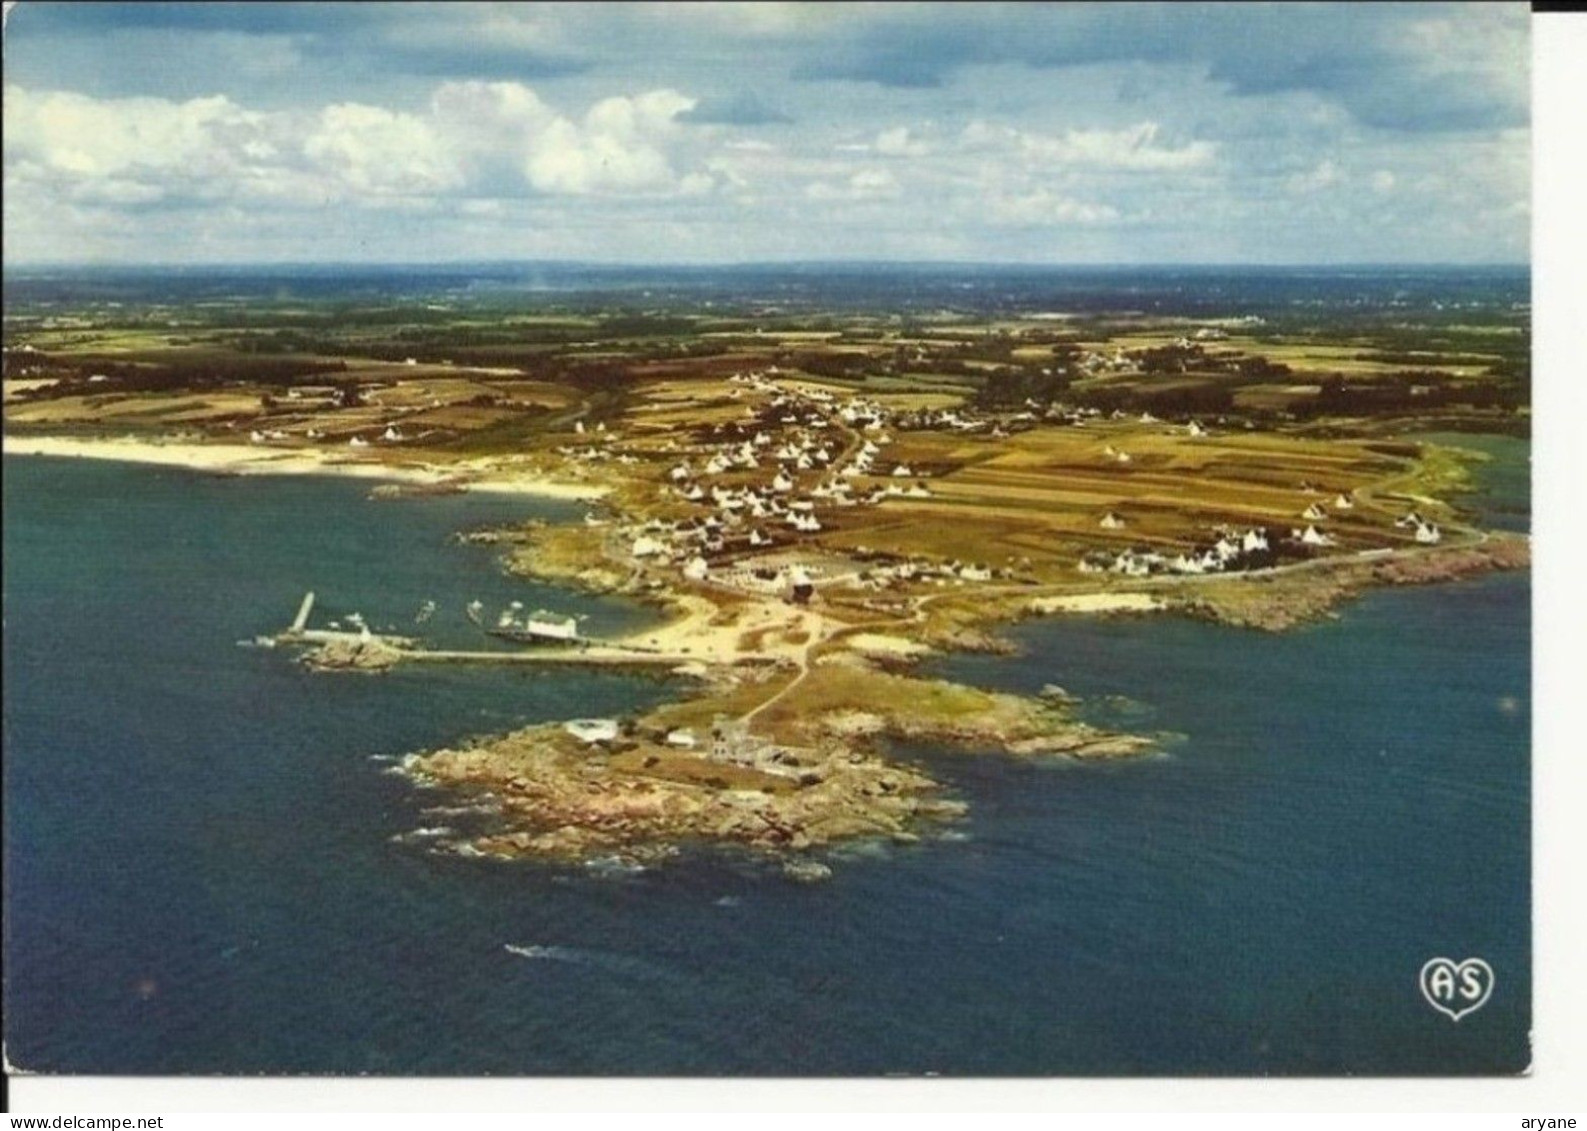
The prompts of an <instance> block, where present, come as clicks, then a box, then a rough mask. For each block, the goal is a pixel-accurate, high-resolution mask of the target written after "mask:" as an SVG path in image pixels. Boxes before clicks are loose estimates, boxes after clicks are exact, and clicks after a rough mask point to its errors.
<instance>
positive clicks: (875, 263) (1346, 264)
mask: <svg viewBox="0 0 1587 1131" xmlns="http://www.w3.org/2000/svg"><path fill="white" fill-rule="evenodd" d="M505 267H542V268H543V267H578V268H600V269H606V270H640V271H643V270H741V269H745V268H794V267H826V268H834V267H885V268H933V267H955V268H966V267H973V268H996V269H1000V270H1036V271H1043V270H1046V271H1052V270H1076V271H1085V270H1090V271H1124V270H1141V269H1147V270H1162V269H1180V270H1312V271H1315V270H1337V271H1361V270H1416V269H1422V270H1426V269H1463V270H1472V269H1505V270H1527V271H1530V270H1531V268H1532V261H1531V259H1522V260H1497V259H1494V260H1488V259H1482V260H1449V259H1444V260H1403V261H1383V260H1379V261H1373V260H1360V261H1343V260H1341V261H1336V262H1306V261H1302V260H1282V261H1261V262H1241V261H1219V260H1184V261H1176V260H1141V261H1134V262H1131V261H1122V260H1114V261H1108V262H1095V263H1062V262H1055V263H1038V262H1030V261H1024V260H990V259H820V258H816V259H741V260H721V261H715V260H657V261H650V262H645V261H635V260H603V259H557V258H547V259H532V258H531V259H465V258H459V259H437V260H402V259H281V260H243V259H225V260H214V261H207V262H180V261H161V260H125V261H115V260H33V261H26V262H18V263H9V262H0V272H11V271H38V270H172V271H174V270H196V271H202V270H235V269H250V270H258V269H274V268H283V269H293V268H298V269H301V268H321V269H323V268H332V269H356V268H366V269H378V268H385V269H394V268H404V269H423V270H436V269H446V268H460V269H461V268H505Z"/></svg>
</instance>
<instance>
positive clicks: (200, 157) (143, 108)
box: [3, 0, 1531, 265]
mask: <svg viewBox="0 0 1587 1131" xmlns="http://www.w3.org/2000/svg"><path fill="white" fill-rule="evenodd" d="M1530 51H1531V47H1530V24H1529V14H1528V11H1527V8H1526V6H1525V5H1524V4H1513V3H1504V4H1483V3H1456V4H1423V3H1415V4H1406V5H1400V4H1282V5H1267V4H1247V3H1209V4H1192V3H1174V4H1167V5H1156V4H1144V3H1143V4H1095V5H1094V4H1085V3H1053V4H1034V3H1015V4H997V3H973V4H953V3H926V4H908V3H885V4H839V3H814V4H804V3H770V2H768V3H637V4H623V3H599V4H580V3H554V4H541V3H534V4H531V3H507V4H454V3H446V4H421V3H402V4H391V5H386V4H376V3H357V4H353V3H326V2H320V3H304V4H295V3H258V4H254V3H240V4H227V3H201V4H182V3H136V2H112V3H105V4H93V3H47V2H42V0H23V2H22V3H20V4H18V5H16V6H15V7H13V8H11V9H10V11H9V12H8V15H7V21H6V28H5V44H4V54H5V59H4V63H5V68H4V74H5V86H4V97H3V108H4V189H5V196H4V237H5V258H6V262H8V263H11V264H22V263H42V262H106V263H245V262H262V263H267V262H305V261H315V262H384V263H391V262H415V263H417V262H427V263H428V262H447V261H464V260H508V259H512V260H528V259H551V260H586V261H596V262H614V263H726V262H751V261H766V262H774V261H812V260H887V261H954V262H979V263H1000V262H1008V263H1040V264H1059V265H1062V264H1146V263H1165V264H1168V263H1176V264H1177V263H1220V264H1243V263H1264V264H1266V263H1272V264H1332V263H1524V262H1526V261H1527V260H1528V258H1529V255H1528V252H1529V248H1528V238H1529V237H1528V231H1529V226H1530V211H1529V198H1530V149H1531V139H1530V129H1529V119H1530V105H1529V90H1530Z"/></svg>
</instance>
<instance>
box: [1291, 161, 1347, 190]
mask: <svg viewBox="0 0 1587 1131" xmlns="http://www.w3.org/2000/svg"><path fill="white" fill-rule="evenodd" d="M1345 180H1346V176H1345V172H1344V170H1342V169H1341V168H1339V166H1338V165H1337V164H1336V163H1335V162H1334V161H1333V160H1332V159H1325V160H1322V161H1319V162H1318V163H1317V164H1316V165H1315V166H1314V167H1313V168H1311V169H1308V170H1307V171H1306V172H1304V173H1296V174H1294V175H1293V176H1291V177H1290V178H1289V179H1288V180H1287V181H1285V187H1286V188H1288V189H1289V191H1290V192H1293V193H1297V194H1300V195H1306V194H1308V193H1314V192H1322V191H1323V190H1324V189H1330V188H1334V187H1335V186H1337V185H1341V184H1343V183H1344V182H1345Z"/></svg>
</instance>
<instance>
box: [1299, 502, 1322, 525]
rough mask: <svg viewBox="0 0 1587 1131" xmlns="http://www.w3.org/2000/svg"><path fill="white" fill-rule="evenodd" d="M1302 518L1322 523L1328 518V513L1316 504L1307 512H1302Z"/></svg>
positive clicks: (1308, 508)
mask: <svg viewBox="0 0 1587 1131" xmlns="http://www.w3.org/2000/svg"><path fill="white" fill-rule="evenodd" d="M1300 516H1301V517H1302V518H1306V519H1310V520H1311V521H1313V522H1318V521H1320V520H1322V519H1325V518H1327V517H1328V512H1327V511H1325V510H1323V509H1322V508H1321V507H1319V506H1318V505H1317V504H1316V503H1313V504H1312V505H1311V506H1309V507H1307V508H1306V509H1305V510H1303V511H1301V512H1300Z"/></svg>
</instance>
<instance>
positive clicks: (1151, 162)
mask: <svg viewBox="0 0 1587 1131" xmlns="http://www.w3.org/2000/svg"><path fill="white" fill-rule="evenodd" d="M1159 132H1160V127H1159V126H1158V124H1157V123H1156V122H1141V123H1139V124H1137V125H1133V126H1127V127H1125V128H1123V129H1117V130H1106V129H1091V130H1066V131H1065V132H1063V133H1061V134H1043V133H1036V132H1031V131H1026V130H1019V129H1015V128H1014V127H1012V126H1007V125H999V124H993V123H989V122H985V121H982V120H979V119H977V120H976V121H973V122H971V123H970V124H969V125H968V126H966V127H965V128H964V132H963V135H962V138H961V140H962V141H963V143H964V145H965V146H966V147H967V148H970V149H975V150H986V151H993V152H996V151H1004V152H1012V153H1018V154H1021V155H1023V156H1024V157H1025V159H1026V160H1027V161H1028V162H1030V163H1032V164H1041V165H1045V166H1048V167H1053V168H1064V167H1080V168H1096V169H1115V170H1141V171H1148V172H1174V171H1184V170H1190V169H1201V168H1205V167H1207V166H1209V165H1211V164H1212V163H1213V161H1214V159H1215V158H1216V156H1217V146H1216V145H1215V144H1214V143H1212V142H1210V141H1191V142H1187V143H1186V144H1184V145H1182V146H1178V147H1174V146H1169V145H1163V144H1160V143H1159V141H1158V133H1159Z"/></svg>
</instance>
